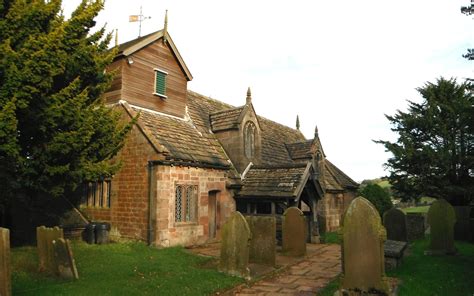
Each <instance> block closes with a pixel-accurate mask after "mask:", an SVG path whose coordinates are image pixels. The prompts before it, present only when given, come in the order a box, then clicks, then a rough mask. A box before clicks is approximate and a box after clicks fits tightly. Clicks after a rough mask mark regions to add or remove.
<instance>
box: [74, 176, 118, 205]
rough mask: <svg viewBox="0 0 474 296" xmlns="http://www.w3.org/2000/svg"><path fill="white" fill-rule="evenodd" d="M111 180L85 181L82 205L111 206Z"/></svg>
mask: <svg viewBox="0 0 474 296" xmlns="http://www.w3.org/2000/svg"><path fill="white" fill-rule="evenodd" d="M110 193H111V181H110V180H104V181H95V182H85V183H84V184H83V190H82V197H81V205H82V206H85V207H95V208H110V205H111V201H110Z"/></svg>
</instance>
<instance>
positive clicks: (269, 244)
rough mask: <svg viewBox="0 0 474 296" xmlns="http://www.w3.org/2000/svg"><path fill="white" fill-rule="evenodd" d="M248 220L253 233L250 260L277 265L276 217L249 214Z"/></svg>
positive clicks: (251, 261)
mask: <svg viewBox="0 0 474 296" xmlns="http://www.w3.org/2000/svg"><path fill="white" fill-rule="evenodd" d="M246 220H247V223H248V225H249V228H250V232H251V233H252V239H251V240H250V249H249V262H250V263H259V264H264V265H270V266H275V257H276V256H275V254H276V237H275V234H276V221H275V217H265V216H247V217H246Z"/></svg>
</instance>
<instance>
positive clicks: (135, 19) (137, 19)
mask: <svg viewBox="0 0 474 296" xmlns="http://www.w3.org/2000/svg"><path fill="white" fill-rule="evenodd" d="M147 19H151V16H144V15H143V13H142V7H141V6H140V14H139V15H130V16H129V17H128V21H129V22H130V23H134V22H138V23H139V24H140V25H139V27H138V37H140V36H141V35H142V22H143V21H144V20H147Z"/></svg>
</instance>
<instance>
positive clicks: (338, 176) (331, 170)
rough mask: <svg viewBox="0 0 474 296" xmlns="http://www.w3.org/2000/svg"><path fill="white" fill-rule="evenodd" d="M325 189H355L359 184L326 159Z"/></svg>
mask: <svg viewBox="0 0 474 296" xmlns="http://www.w3.org/2000/svg"><path fill="white" fill-rule="evenodd" d="M325 176H326V179H325V182H326V189H329V190H331V189H332V190H343V189H357V188H358V187H359V184H358V183H357V182H356V181H354V180H352V179H351V178H350V177H349V176H347V175H346V174H345V173H344V172H343V171H341V170H340V169H339V168H338V167H336V166H335V165H334V164H333V163H332V162H330V161H329V160H327V159H326V175H325Z"/></svg>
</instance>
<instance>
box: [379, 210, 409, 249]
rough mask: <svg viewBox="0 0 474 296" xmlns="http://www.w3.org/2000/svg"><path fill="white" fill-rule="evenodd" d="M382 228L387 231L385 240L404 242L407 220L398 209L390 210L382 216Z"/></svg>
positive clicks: (405, 239)
mask: <svg viewBox="0 0 474 296" xmlns="http://www.w3.org/2000/svg"><path fill="white" fill-rule="evenodd" d="M383 226H384V227H385V229H386V230H387V239H388V240H394V241H402V242H406V241H408V239H407V218H406V216H405V213H403V212H402V211H401V210H400V209H397V208H391V209H390V210H388V211H386V212H385V213H384V214H383Z"/></svg>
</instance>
